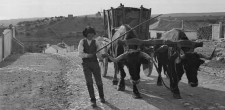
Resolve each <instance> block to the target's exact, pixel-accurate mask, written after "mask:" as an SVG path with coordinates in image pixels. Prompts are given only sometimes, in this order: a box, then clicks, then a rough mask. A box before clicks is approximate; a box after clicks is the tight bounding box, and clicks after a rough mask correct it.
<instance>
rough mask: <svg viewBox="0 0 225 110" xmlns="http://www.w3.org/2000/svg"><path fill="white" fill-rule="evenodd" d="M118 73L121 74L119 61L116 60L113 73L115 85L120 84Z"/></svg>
mask: <svg viewBox="0 0 225 110" xmlns="http://www.w3.org/2000/svg"><path fill="white" fill-rule="evenodd" d="M117 74H119V69H118V63H115V62H114V75H113V80H112V83H113V85H117V84H118V78H117Z"/></svg>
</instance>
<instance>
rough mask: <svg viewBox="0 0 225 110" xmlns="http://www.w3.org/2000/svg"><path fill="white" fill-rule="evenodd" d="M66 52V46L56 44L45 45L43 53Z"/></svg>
mask: <svg viewBox="0 0 225 110" xmlns="http://www.w3.org/2000/svg"><path fill="white" fill-rule="evenodd" d="M66 52H67V50H66V48H62V47H59V46H58V45H51V46H47V47H46V49H45V50H44V53H59V54H64V53H66Z"/></svg>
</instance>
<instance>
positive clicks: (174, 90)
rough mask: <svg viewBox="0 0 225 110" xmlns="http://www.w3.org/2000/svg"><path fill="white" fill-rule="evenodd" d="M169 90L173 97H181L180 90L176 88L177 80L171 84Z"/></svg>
mask: <svg viewBox="0 0 225 110" xmlns="http://www.w3.org/2000/svg"><path fill="white" fill-rule="evenodd" d="M171 91H172V93H173V97H174V98H175V99H182V97H181V96H180V90H179V88H178V82H175V84H173V87H171Z"/></svg>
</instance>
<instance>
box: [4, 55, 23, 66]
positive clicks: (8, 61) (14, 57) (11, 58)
mask: <svg viewBox="0 0 225 110" xmlns="http://www.w3.org/2000/svg"><path fill="white" fill-rule="evenodd" d="M22 55H23V54H12V55H10V56H8V57H7V58H6V59H4V61H1V62H0V68H3V67H6V66H8V65H11V64H12V63H13V62H15V61H16V60H17V59H18V58H19V57H20V56H22Z"/></svg>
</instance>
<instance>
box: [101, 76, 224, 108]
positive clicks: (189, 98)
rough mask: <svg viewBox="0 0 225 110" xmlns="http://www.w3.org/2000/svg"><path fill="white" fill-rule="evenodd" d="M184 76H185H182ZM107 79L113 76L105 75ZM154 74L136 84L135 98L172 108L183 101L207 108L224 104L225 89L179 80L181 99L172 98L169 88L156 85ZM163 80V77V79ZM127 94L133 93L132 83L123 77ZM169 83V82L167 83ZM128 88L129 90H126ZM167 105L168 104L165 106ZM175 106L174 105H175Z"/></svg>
mask: <svg viewBox="0 0 225 110" xmlns="http://www.w3.org/2000/svg"><path fill="white" fill-rule="evenodd" d="M183 77H185V78H186V76H183ZM105 78H106V79H108V80H111V81H112V79H113V77H110V76H107V77H105ZM156 80H157V77H156V76H151V80H150V79H142V81H141V82H140V84H138V85H137V87H138V89H139V92H140V93H141V96H142V98H141V99H137V100H144V101H145V102H147V103H149V104H151V105H154V106H155V107H157V108H159V109H162V110H164V109H168V108H167V107H171V109H172V108H174V106H176V105H177V106H184V103H185V102H189V103H191V105H192V106H195V107H200V108H203V109H207V108H208V107H210V106H212V107H216V105H217V104H219V105H223V106H224V105H225V102H224V99H225V91H220V90H215V89H210V88H204V87H201V86H199V87H190V86H189V85H188V84H187V83H184V82H180V83H179V89H180V94H181V97H182V99H181V100H178V99H174V98H173V95H172V93H171V92H170V90H168V89H167V88H166V87H164V86H157V85H156V82H157V81H156ZM164 80H165V79H164ZM125 83H126V90H125V91H124V92H125V93H127V94H130V95H131V96H132V95H133V92H132V84H131V83H130V81H129V80H128V79H125ZM167 85H169V84H167ZM128 88H130V89H131V90H128ZM165 104H166V105H168V106H165ZM175 108H176V107H175Z"/></svg>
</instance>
